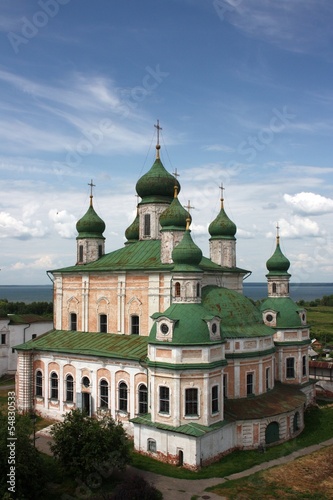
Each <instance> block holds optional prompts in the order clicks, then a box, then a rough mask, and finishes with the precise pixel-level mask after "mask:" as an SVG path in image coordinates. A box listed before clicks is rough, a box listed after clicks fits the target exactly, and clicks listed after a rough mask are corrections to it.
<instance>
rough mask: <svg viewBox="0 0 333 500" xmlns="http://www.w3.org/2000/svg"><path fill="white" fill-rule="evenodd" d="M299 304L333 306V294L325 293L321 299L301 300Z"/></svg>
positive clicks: (305, 305)
mask: <svg viewBox="0 0 333 500" xmlns="http://www.w3.org/2000/svg"><path fill="white" fill-rule="evenodd" d="M297 304H299V305H300V306H304V307H316V306H328V307H333V295H324V296H323V297H322V298H321V299H315V300H309V301H306V300H299V301H298V302H297Z"/></svg>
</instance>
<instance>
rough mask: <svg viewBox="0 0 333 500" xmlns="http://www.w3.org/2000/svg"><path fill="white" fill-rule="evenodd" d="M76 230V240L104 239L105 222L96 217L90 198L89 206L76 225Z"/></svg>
mask: <svg viewBox="0 0 333 500" xmlns="http://www.w3.org/2000/svg"><path fill="white" fill-rule="evenodd" d="M76 230H77V232H78V233H79V234H78V236H77V238H76V239H80V238H103V239H105V238H104V236H103V232H104V231H105V222H104V221H103V220H102V219H101V218H100V217H99V216H98V215H97V213H96V212H95V210H94V207H93V205H92V198H90V206H89V208H88V210H87V212H86V213H85V214H84V216H83V217H82V218H81V219H80V220H79V221H78V222H77V223H76Z"/></svg>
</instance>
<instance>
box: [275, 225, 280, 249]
mask: <svg viewBox="0 0 333 500" xmlns="http://www.w3.org/2000/svg"><path fill="white" fill-rule="evenodd" d="M279 229H280V226H279V223H278V222H277V223H276V244H277V245H278V244H279V243H280V235H279Z"/></svg>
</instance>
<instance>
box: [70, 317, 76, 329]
mask: <svg viewBox="0 0 333 500" xmlns="http://www.w3.org/2000/svg"><path fill="white" fill-rule="evenodd" d="M70 323H71V330H74V331H76V330H77V314H76V313H71V315H70Z"/></svg>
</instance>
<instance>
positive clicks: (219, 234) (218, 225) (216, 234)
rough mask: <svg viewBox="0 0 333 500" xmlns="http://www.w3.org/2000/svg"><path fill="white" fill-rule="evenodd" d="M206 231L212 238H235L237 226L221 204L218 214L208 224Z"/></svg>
mask: <svg viewBox="0 0 333 500" xmlns="http://www.w3.org/2000/svg"><path fill="white" fill-rule="evenodd" d="M208 231H209V234H210V235H211V237H212V239H220V238H222V239H235V234H236V231H237V227H236V224H235V223H234V222H232V220H230V219H229V217H228V216H227V214H226V213H225V211H224V208H223V206H222V207H221V210H220V213H219V214H218V216H217V217H216V218H215V219H214V220H213V222H211V224H210V225H209V228H208Z"/></svg>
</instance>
